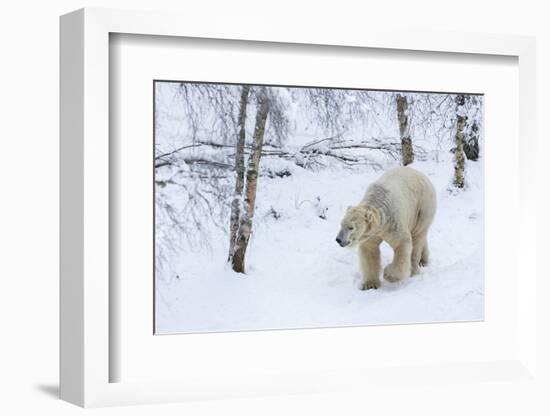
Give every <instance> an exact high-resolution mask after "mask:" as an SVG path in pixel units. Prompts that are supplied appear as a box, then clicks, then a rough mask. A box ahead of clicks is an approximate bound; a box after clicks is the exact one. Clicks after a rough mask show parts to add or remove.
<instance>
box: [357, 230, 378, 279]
mask: <svg viewBox="0 0 550 416" xmlns="http://www.w3.org/2000/svg"><path fill="white" fill-rule="evenodd" d="M380 243H382V240H381V239H379V238H371V239H369V240H368V241H365V242H363V243H361V244H360V245H359V261H360V264H361V277H362V280H361V286H360V289H361V290H368V289H378V288H379V287H380V284H381V283H380V269H381V265H380Z"/></svg>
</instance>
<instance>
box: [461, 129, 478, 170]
mask: <svg viewBox="0 0 550 416" xmlns="http://www.w3.org/2000/svg"><path fill="white" fill-rule="evenodd" d="M467 130H468V134H467V136H468V137H467V138H466V140H465V142H464V154H465V155H466V157H467V158H468V160H473V161H476V160H478V159H479V126H478V125H477V123H476V122H475V121H474V122H473V123H472V125H471V126H468V129H467Z"/></svg>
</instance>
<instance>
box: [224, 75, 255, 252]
mask: <svg viewBox="0 0 550 416" xmlns="http://www.w3.org/2000/svg"><path fill="white" fill-rule="evenodd" d="M249 91H250V87H249V86H248V85H244V86H243V89H242V92H241V101H240V106H239V120H238V128H239V136H238V139H237V148H236V149H235V172H236V178H235V192H234V195H233V201H232V202H231V216H230V219H229V234H230V237H229V256H228V261H230V262H231V261H232V259H233V255H234V254H235V242H236V239H237V231H238V229H239V220H240V217H241V208H242V206H243V189H244V145H245V142H246V111H247V108H248V94H249Z"/></svg>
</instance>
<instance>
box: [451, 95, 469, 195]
mask: <svg viewBox="0 0 550 416" xmlns="http://www.w3.org/2000/svg"><path fill="white" fill-rule="evenodd" d="M455 103H456V134H455V145H456V147H455V152H454V178H453V185H454V186H455V187H456V188H459V189H462V188H464V185H465V181H464V165H465V155H464V127H465V125H466V119H467V117H466V114H465V111H466V109H465V104H466V99H465V97H464V94H458V95H457V96H456V97H455Z"/></svg>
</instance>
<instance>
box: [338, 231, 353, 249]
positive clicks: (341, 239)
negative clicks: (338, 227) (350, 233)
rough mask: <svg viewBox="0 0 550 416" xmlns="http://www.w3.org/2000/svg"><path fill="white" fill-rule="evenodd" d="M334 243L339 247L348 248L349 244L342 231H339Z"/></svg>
mask: <svg viewBox="0 0 550 416" xmlns="http://www.w3.org/2000/svg"><path fill="white" fill-rule="evenodd" d="M336 242H337V243H338V245H339V246H340V247H346V246H349V243H350V241H349V239H348V237H347V236H346V235H345V233H344V232H343V231H340V232H339V233H338V235H337V236H336Z"/></svg>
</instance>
